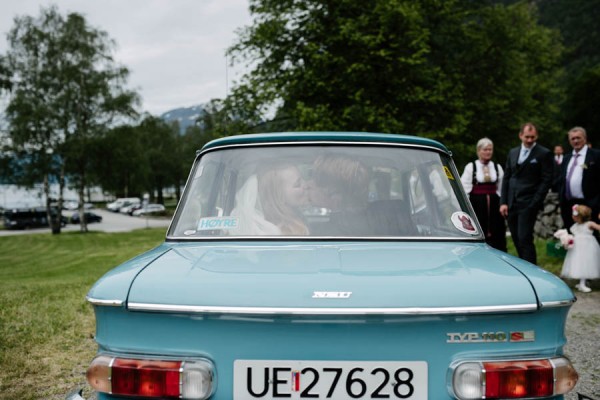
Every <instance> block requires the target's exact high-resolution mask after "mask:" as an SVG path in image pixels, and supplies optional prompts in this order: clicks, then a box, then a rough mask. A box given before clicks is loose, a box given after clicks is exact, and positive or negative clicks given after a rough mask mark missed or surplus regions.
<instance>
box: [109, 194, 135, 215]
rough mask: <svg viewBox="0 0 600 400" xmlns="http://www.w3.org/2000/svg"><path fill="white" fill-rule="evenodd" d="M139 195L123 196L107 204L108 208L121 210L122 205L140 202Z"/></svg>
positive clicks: (114, 210)
mask: <svg viewBox="0 0 600 400" xmlns="http://www.w3.org/2000/svg"><path fill="white" fill-rule="evenodd" d="M140 203H141V201H140V199H139V197H123V198H119V199H117V200H115V201H113V202H112V203H108V204H107V205H106V209H107V210H109V211H113V212H119V210H120V209H121V208H122V207H127V206H130V205H132V204H140Z"/></svg>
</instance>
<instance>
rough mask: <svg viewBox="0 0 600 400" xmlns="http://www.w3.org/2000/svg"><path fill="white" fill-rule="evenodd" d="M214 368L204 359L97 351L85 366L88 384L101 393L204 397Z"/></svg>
mask: <svg viewBox="0 0 600 400" xmlns="http://www.w3.org/2000/svg"><path fill="white" fill-rule="evenodd" d="M213 377H214V368H213V365H212V363H211V362H209V361H207V360H185V361H168V360H151V359H132V358H117V357H109V356H105V355H100V356H97V357H96V358H94V360H93V361H92V363H91V364H90V367H89V368H88V370H87V380H88V382H89V383H90V385H91V386H92V387H93V388H94V389H95V390H97V391H98V392H102V393H110V394H115V395H122V396H137V397H145V398H162V399H165V398H167V399H170V398H173V399H196V400H203V399H207V398H208V397H209V396H210V395H211V394H212V393H213V387H214V382H213Z"/></svg>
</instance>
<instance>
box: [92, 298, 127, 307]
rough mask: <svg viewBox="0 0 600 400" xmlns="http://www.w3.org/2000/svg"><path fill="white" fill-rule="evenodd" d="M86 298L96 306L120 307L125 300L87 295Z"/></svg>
mask: <svg viewBox="0 0 600 400" xmlns="http://www.w3.org/2000/svg"><path fill="white" fill-rule="evenodd" d="M85 299H86V300H87V301H88V303H90V304H92V305H94V306H107V307H120V306H122V305H123V300H102V299H95V298H93V297H86V298H85Z"/></svg>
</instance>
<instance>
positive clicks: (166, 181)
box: [136, 116, 180, 204]
mask: <svg viewBox="0 0 600 400" xmlns="http://www.w3.org/2000/svg"><path fill="white" fill-rule="evenodd" d="M136 129H137V130H139V132H140V133H139V135H140V137H141V138H142V140H143V142H144V143H145V144H146V145H145V149H144V157H145V161H146V163H147V165H148V169H149V171H150V174H149V176H148V180H147V187H146V190H147V191H148V192H149V193H150V195H151V196H153V195H154V193H156V194H157V197H156V201H157V202H158V203H160V204H164V198H163V189H164V188H166V187H169V186H173V185H175V184H176V183H178V179H179V178H180V176H179V166H180V163H179V162H178V157H177V156H178V154H177V152H178V144H177V140H178V137H179V129H178V127H177V126H170V125H169V124H167V123H166V122H165V121H163V120H161V119H160V118H157V117H153V116H147V117H146V118H144V120H143V121H142V122H141V123H140V125H139V126H138V127H137V128H136ZM153 200H154V199H153Z"/></svg>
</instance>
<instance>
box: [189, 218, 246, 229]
mask: <svg viewBox="0 0 600 400" xmlns="http://www.w3.org/2000/svg"><path fill="white" fill-rule="evenodd" d="M238 226H239V219H238V218H237V217H210V218H200V222H198V230H199V231H209V230H212V229H234V228H237V227H238Z"/></svg>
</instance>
